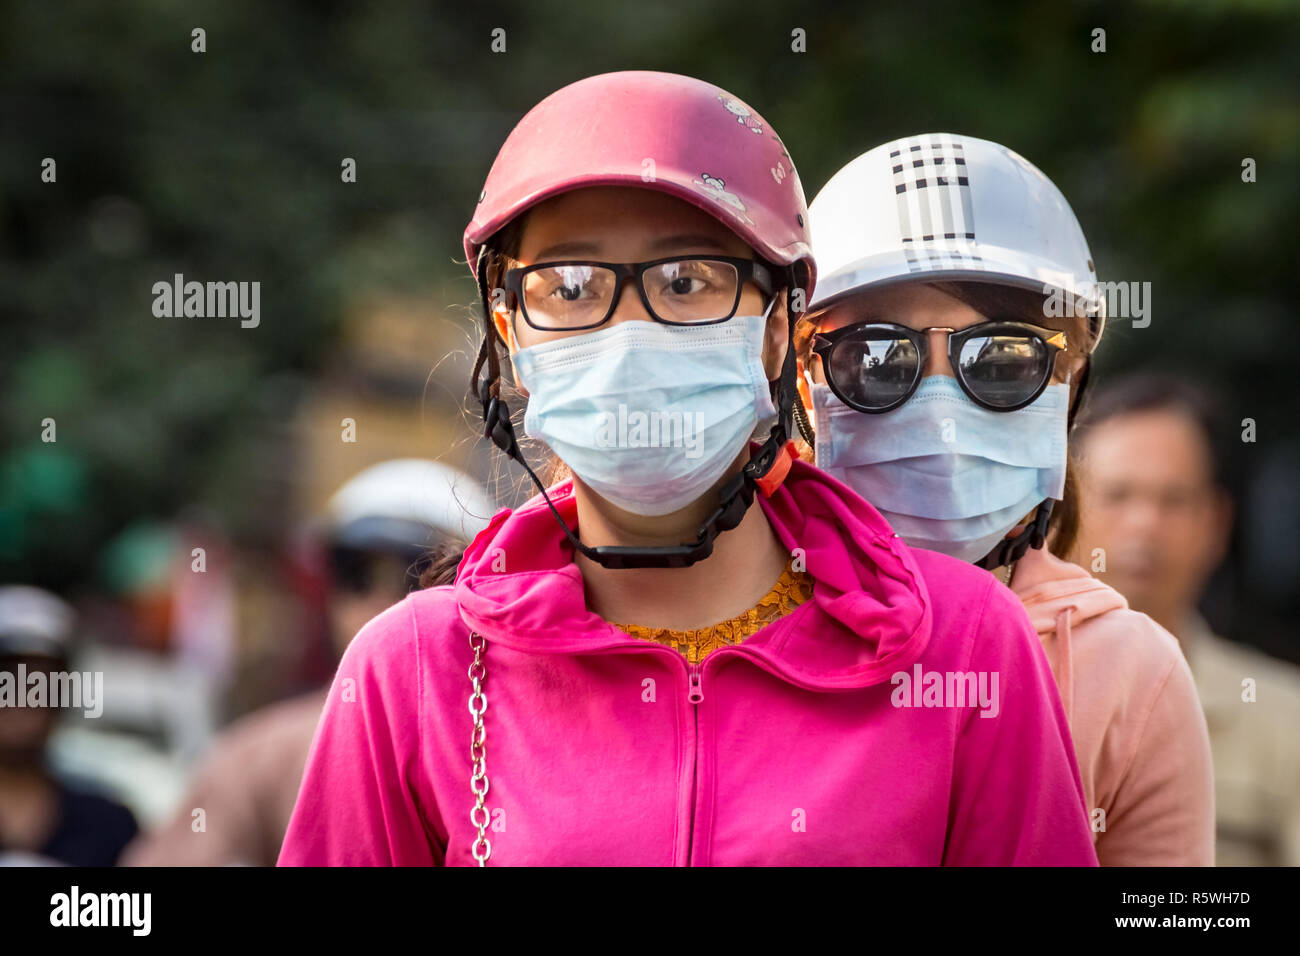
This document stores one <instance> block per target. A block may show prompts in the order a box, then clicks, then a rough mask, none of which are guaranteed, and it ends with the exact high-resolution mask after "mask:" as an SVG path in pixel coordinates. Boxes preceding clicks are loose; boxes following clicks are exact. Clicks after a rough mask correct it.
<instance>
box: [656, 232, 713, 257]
mask: <svg viewBox="0 0 1300 956" xmlns="http://www.w3.org/2000/svg"><path fill="white" fill-rule="evenodd" d="M683 246H685V247H688V248H691V247H698V246H704V247H705V248H708V249H716V250H718V251H719V252H727V251H728V248H727V246H726V244H725V243H723V242H722V240H720V239H717V238H715V237H714V236H706V235H704V233H700V232H684V233H679V234H678V235H675V236H662V237H660V238H659V239H656V240H654V241H653V242H651V243H649V244H648V245H647V246H646V248H647V249H652V250H654V251H656V252H664V251H667V250H670V249H675V248H680V247H683Z"/></svg>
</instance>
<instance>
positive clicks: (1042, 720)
mask: <svg viewBox="0 0 1300 956" xmlns="http://www.w3.org/2000/svg"><path fill="white" fill-rule="evenodd" d="M990 583H991V586H990V588H989V589H988V590H987V591H986V592H985V593H986V598H985V604H984V607H983V609H982V610H983V613H982V614H981V615H980V616H979V618H978V619H977V620H978V624H977V626H976V632H975V635H974V641H973V645H972V650H971V655H970V662H969V664H968V667H967V670H969V671H974V672H975V673H976V674H977V675H978V674H979V673H981V672H985V673H987V674H988V675H989V677H988V680H989V686H990V688H991V687H992V675H993V674H996V675H997V677H998V684H997V686H998V694H997V695H996V698H995V699H996V701H997V705H998V713H997V716H996V717H985V716H981V710H980V709H979V708H972V709H970V710H969V711H968V712H967V713H966V714H964V715H963V717H962V720H963V721H964V727H963V728H962V730H961V733H960V736H959V738H958V740H957V753H956V755H955V759H954V765H953V783H952V804H951V806H950V808H949V817H948V839H947V845H946V846H945V848H944V861H943V862H944V865H946V866H1096V865H1097V854H1096V853H1095V852H1094V850H1093V847H1092V834H1091V831H1090V829H1089V825H1088V816H1087V809H1086V806H1085V803H1086V801H1085V800H1084V795H1083V783H1082V780H1081V778H1080V776H1079V768H1078V765H1077V764H1076V762H1075V756H1074V745H1073V743H1072V742H1071V740H1070V731H1069V726H1068V724H1067V723H1066V719H1065V711H1064V709H1063V708H1062V706H1061V698H1060V695H1059V694H1058V692H1057V689H1056V681H1055V680H1054V679H1053V678H1052V671H1051V667H1050V666H1049V665H1048V662H1047V657H1046V655H1045V654H1044V653H1043V648H1042V644H1041V642H1040V641H1039V639H1038V635H1037V634H1036V633H1035V632H1034V629H1033V627H1032V626H1031V625H1030V623H1029V618H1028V617H1027V616H1026V614H1025V610H1024V607H1023V606H1022V605H1021V603H1020V601H1019V600H1018V599H1017V598H1016V597H1015V595H1013V594H1012V593H1011V591H1009V590H1007V588H1005V587H1003V586H1002V585H1001V584H999V583H997V582H996V581H991V582H990Z"/></svg>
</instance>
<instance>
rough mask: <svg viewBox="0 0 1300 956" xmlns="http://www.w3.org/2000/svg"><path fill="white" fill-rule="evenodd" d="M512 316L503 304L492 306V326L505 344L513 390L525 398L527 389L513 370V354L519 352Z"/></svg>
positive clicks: (516, 370)
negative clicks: (515, 389) (513, 384)
mask: <svg viewBox="0 0 1300 956" xmlns="http://www.w3.org/2000/svg"><path fill="white" fill-rule="evenodd" d="M513 318H514V316H513V315H512V314H511V312H510V310H509V309H507V308H506V306H505V303H504V302H500V301H498V302H496V303H494V304H493V306H492V324H493V325H494V326H495V327H496V330H497V335H499V336H501V341H503V342H505V343H506V353H507V355H508V356H509V358H510V372H511V377H512V378H513V379H514V383H515V388H517V389H519V391H520V392H521V393H522V394H523V395H524V396H525V397H527V395H528V389H526V388H524V386H523V384H522V383H521V382H520V381H519V370H518V369H517V368H515V352H517V351H519V343H518V342H517V341H516V340H515V324H514V322H513V321H512V320H513Z"/></svg>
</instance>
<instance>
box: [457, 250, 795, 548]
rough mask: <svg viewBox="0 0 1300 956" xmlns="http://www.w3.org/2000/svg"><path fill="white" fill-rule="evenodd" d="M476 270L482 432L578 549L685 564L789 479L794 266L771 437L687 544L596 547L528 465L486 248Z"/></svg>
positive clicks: (476, 391) (475, 383)
mask: <svg viewBox="0 0 1300 956" xmlns="http://www.w3.org/2000/svg"><path fill="white" fill-rule="evenodd" d="M475 271H476V274H477V277H478V287H479V300H480V302H481V303H482V304H483V309H484V323H485V328H484V340H483V345H482V347H481V348H480V349H479V354H478V358H477V360H476V361H475V363H474V370H473V372H472V373H471V390H472V392H473V395H474V397H475V398H476V399H478V400H479V401H480V402H481V403H482V406H483V435H484V437H485V438H490V439H491V440H492V443H493V444H494V445H496V446H497V447H498V448H500V449H501V450H502V451H503V452H505V453H506V455H507V456H509V457H510V458H512V459H513V460H515V461H517V462H518V463H519V464H520V465H522V466H523V469H524V471H526V472H527V473H528V477H529V478H531V479H532V481H533V484H534V485H536V486H537V490H538V491H539V492H541V495H542V498H543V499H544V500H545V501H546V506H547V507H548V508H550V509H551V514H552V515H554V516H555V520H556V521H558V522H559V524H560V527H561V528H562V529H564V536H565V537H566V538H568V539H569V543H570V544H571V545H572V546H573V548H574V550H575V551H578V552H580V553H581V554H583V555H585V556H586V557H588V558H590V559H591V560H592V561H594V562H596V563H597V564H599V565H600V566H601V567H605V568H687V567H690V566H691V565H693V564H695V563H696V562H698V561H702V560H704V559H705V558H707V557H708V556H709V555H710V554H712V553H713V542H714V540H715V539H716V538H717V537H718V535H720V534H721V533H722V532H724V531H731V530H732V529H734V528H736V527H737V526H738V525H739V524H740V522H741V520H742V519H743V518H744V517H745V512H746V511H748V510H749V506H750V505H751V504H752V503H753V501H754V491H755V489H757V490H758V491H760V492H762V493H763V494H764V495H765V496H769V497H770V496H771V495H772V494H773V493H774V492H775V491H776V489H777V488H779V487H780V486H781V482H783V481H784V480H785V476H786V474H788V473H789V471H790V464H791V462H793V460H794V459H795V457H797V455H796V453H795V449H794V443H793V442H791V441H789V440H788V439H787V435H788V434H789V432H788V431H787V429H788V427H789V422H790V419H791V410H792V408H793V406H794V403H795V402H796V401H797V400H798V393H797V392H796V390H795V387H794V377H795V355H794V320H793V316H792V315H791V313H790V289H791V288H792V286H793V272H791V281H790V283H789V284H787V286H786V293H785V295H786V316H787V319H789V321H788V323H787V327H788V331H787V333H786V352H785V361H784V363H783V364H782V366H781V377H780V378H779V379H777V381H776V382H774V383H769V384H770V386H771V388H772V390H773V403H774V404H775V405H776V409H777V418H776V424H774V425H773V426H772V430H771V431H770V432H769V433H768V436H767V440H766V441H764V442H763V444H762V446H760V447H759V449H758V452H757V453H756V454H755V455H754V456H753V457H752V458H751V459H750V460H749V461H748V462H747V463H746V464H745V467H744V468H742V469H741V470H740V471H739V472H738V473H736V474H735V475H733V476H732V477H731V478H730V479H728V480H727V482H726V484H724V485H723V486H722V488H721V489H720V490H719V494H718V499H719V502H718V507H717V508H715V509H714V510H713V512H712V513H711V514H710V515H709V517H708V518H707V519H705V521H704V523H703V524H701V525H700V528H699V531H698V533H697V534H696V537H695V540H694V541H692V542H689V543H686V544H678V545H662V546H653V547H637V546H626V545H597V546H595V547H592V546H590V545H586V544H583V543H582V541H581V540H580V539H579V538H578V535H577V534H576V533H575V532H574V530H573V529H572V528H570V527H569V525H568V524H567V523H566V522H565V520H564V518H563V517H562V516H561V515H560V512H559V511H558V510H557V509H556V507H555V505H554V503H553V502H552V501H551V497H550V495H548V494H547V493H546V486H545V485H543V484H542V481H541V479H540V478H538V477H537V474H536V472H534V471H533V469H532V468H531V467H530V466H529V464H528V461H527V460H526V459H525V458H524V454H523V452H522V451H521V450H520V448H519V442H518V440H517V438H516V436H515V427H514V423H513V422H511V420H510V409H509V407H508V406H507V405H506V401H505V399H503V398H502V397H501V396H500V390H501V385H500V367H499V361H498V356H497V349H496V341H495V336H496V328H495V327H494V326H493V324H492V318H491V307H490V302H491V299H490V296H489V293H488V289H487V269H486V261H485V257H484V255H483V253H482V252H480V253H479V258H478V266H477V269H476V270H475ZM484 364H486V365H487V366H488V376H487V378H484V379H480V378H479V374H480V372H481V371H482V369H483V366H484Z"/></svg>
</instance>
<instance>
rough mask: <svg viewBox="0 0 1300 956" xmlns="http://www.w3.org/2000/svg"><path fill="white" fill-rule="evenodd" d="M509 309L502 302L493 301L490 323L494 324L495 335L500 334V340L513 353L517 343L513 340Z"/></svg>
mask: <svg viewBox="0 0 1300 956" xmlns="http://www.w3.org/2000/svg"><path fill="white" fill-rule="evenodd" d="M510 318H511V316H510V310H509V309H507V308H506V306H505V303H504V302H500V301H498V302H495V303H493V305H492V324H493V325H495V326H496V329H497V335H499V336H501V341H502V342H505V343H506V348H507V349H509V350H510V353H511V354H514V352H515V349H517V348H518V344H517V343H516V342H515V338H514V331H513V323H512V322H511V321H510Z"/></svg>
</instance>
